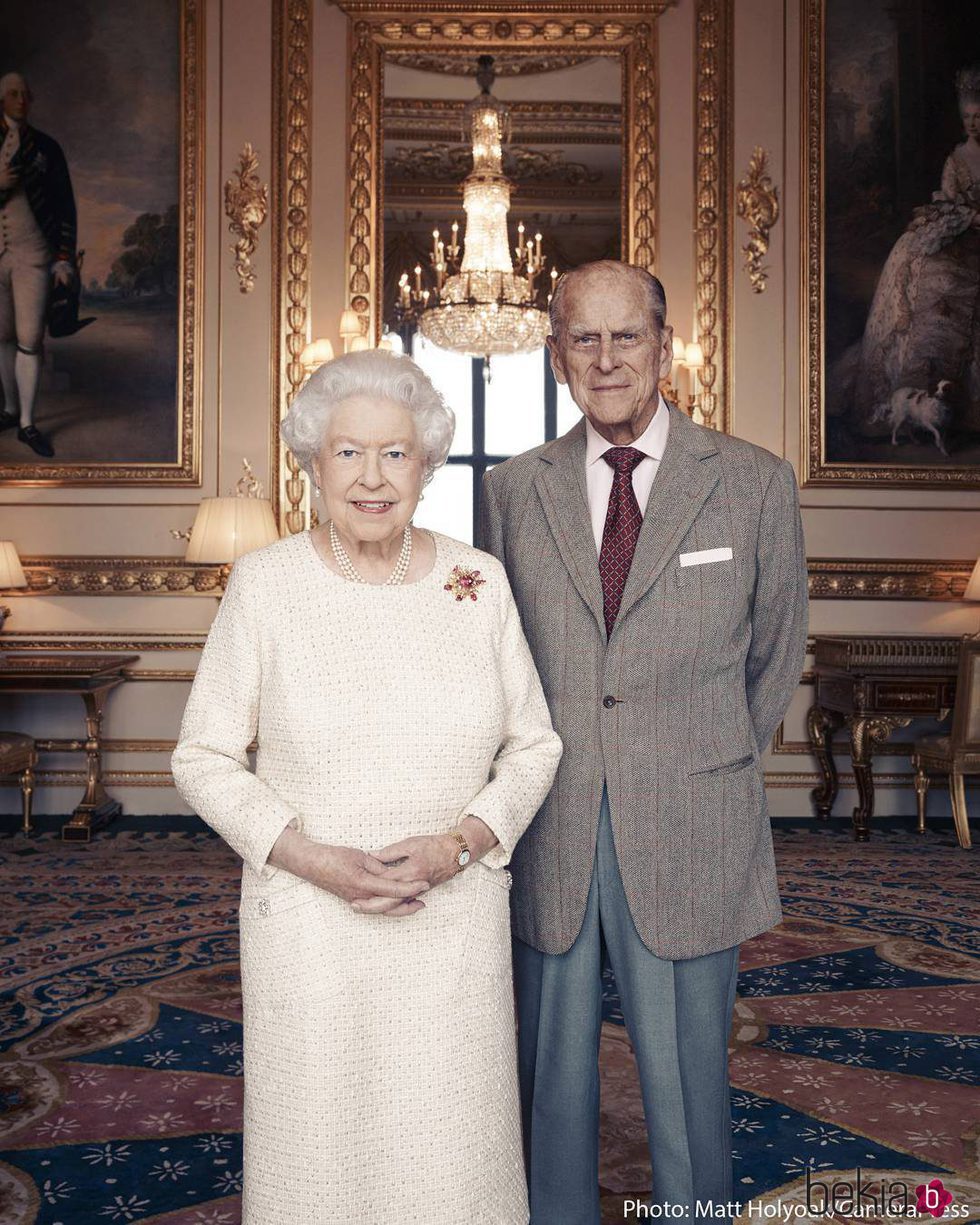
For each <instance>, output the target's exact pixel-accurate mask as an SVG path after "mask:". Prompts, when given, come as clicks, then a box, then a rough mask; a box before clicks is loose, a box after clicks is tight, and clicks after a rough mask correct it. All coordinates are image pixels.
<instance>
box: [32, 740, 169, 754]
mask: <svg viewBox="0 0 980 1225" xmlns="http://www.w3.org/2000/svg"><path fill="white" fill-rule="evenodd" d="M34 743H35V745H36V746H37V749H38V752H40V753H84V752H85V741H84V740H73V739H67V740H66V739H63V738H62V739H60V740H58V739H55V740H35V742H34ZM99 743H100V744H101V745H102V752H103V753H172V752H173V751H174V749H175V748H176V747H177V741H176V740H107V739H102V738H100V740H99Z"/></svg>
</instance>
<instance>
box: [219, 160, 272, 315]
mask: <svg viewBox="0 0 980 1225" xmlns="http://www.w3.org/2000/svg"><path fill="white" fill-rule="evenodd" d="M258 171H259V155H258V154H257V153H256V152H255V149H254V148H253V147H252V143H251V141H246V142H245V147H244V148H243V149H242V151H241V153H240V154H239V155H238V165H237V166H236V168H235V171H234V173H233V174H232V176H231V178H230V179H228V180H227V182H226V183H225V216H226V217H227V218H228V229H229V230H230V231H231V233H232V234H234V235H237V241H236V242H235V244H234V245H233V246H232V248H231V250H232V253H233V254H234V256H235V271H236V273H237V274H238V288H239V289H240V290H241V292H242V293H251V292H252V290H253V289H254V288H255V266H254V264H253V263H252V256H253V255H254V254H255V251H256V248H257V247H258V245H259V228H260V227H261V225H262V223H263V222H264V221H265V218H266V214H267V213H268V211H269V186H268V184H267V183H263V182H262V180H261V179H260V178H259V173H258Z"/></svg>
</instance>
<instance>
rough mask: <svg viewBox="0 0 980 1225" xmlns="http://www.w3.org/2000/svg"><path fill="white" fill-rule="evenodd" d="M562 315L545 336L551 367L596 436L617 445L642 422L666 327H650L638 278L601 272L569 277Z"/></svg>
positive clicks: (663, 352) (651, 406) (664, 363)
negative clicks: (554, 333)
mask: <svg viewBox="0 0 980 1225" xmlns="http://www.w3.org/2000/svg"><path fill="white" fill-rule="evenodd" d="M563 307H564V319H563V323H562V327H561V331H560V333H559V334H558V335H557V336H549V337H548V350H549V352H550V354H551V368H552V370H553V371H554V373H555V378H556V379H557V380H558V382H559V383H567V384H568V390H569V391H570V392H571V396H572V399H573V400H574V401H575V403H576V404H577V405H578V406H579V408H580V409H581V410H582V412H583V413H584V414H585V415H586V417H588V419H589V420H590V421H591V422H592V424H593V425H594V426H595V428H596V429H597V430H598V431H599V433H600V434H602V435H603V437H605V438H607V439H609V441H611V442H615V443H616V444H617V445H623V444H624V442H631V441H632V440H633V439H634V438H637V437H638V436H639V435H640V434H642V433H643V431H644V430H645V429H646V427H647V425H649V423H650V421H651V419H652V418H653V415H654V413H655V412H656V411H657V405H658V403H659V398H658V384H659V382H660V379H661V378H662V377H664V376H665V375H668V374H669V373H670V365H671V336H672V329H671V328H670V327H667V326H665V327H663V328H658V327H657V324H656V321H655V320H654V318H653V315H652V313H651V310H650V298H649V295H648V294H647V292H646V286H645V285H644V283H643V280H642V279H641V278H640V277H639V276H634V275H632V274H630V273H629V272H628V271H626V270H624V271H623V272H621V273H619V272H615V271H612V270H603V271H602V272H597V273H592V274H589V273H584V274H582V275H581V276H578V277H575V278H574V279H573V280H572V281H571V282H570V283H569V284H568V286H567V288H566V290H565V294H564V302H563Z"/></svg>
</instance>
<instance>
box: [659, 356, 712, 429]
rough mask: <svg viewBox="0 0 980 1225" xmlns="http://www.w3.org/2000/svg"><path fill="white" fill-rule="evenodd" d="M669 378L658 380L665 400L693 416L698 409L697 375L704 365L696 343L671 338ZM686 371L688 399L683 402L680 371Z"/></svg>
mask: <svg viewBox="0 0 980 1225" xmlns="http://www.w3.org/2000/svg"><path fill="white" fill-rule="evenodd" d="M671 357H672V361H671V367H670V378H667V379H661V380H660V391H661V393H662V394H663V397H664V399H665V400H670V401H671V403H672V404H676V405H677V407H678V408H679V409H681V410H682V411H683V412H685V413H687V415H688V416H689V417H690V416H693V414H694V410H695V409H696V408H697V407H698V375H697V372H698V371H699V370H700V369H701V367H702V366H703V365H704V350H703V349H702V348H701V346H700V344H698V342H697V341H690V342H689V343H688V344H685V343H684V341H683V340H682V339H681V337H680V336H675V337H674V338H673V342H672V346H671ZM682 370H687V371H688V378H687V384H688V397H687V402H686V403H685V402H684V398H683V394H682V390H681V371H682Z"/></svg>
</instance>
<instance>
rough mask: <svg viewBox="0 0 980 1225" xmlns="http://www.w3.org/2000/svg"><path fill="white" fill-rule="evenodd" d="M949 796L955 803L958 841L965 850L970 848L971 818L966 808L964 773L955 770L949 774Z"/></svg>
mask: <svg viewBox="0 0 980 1225" xmlns="http://www.w3.org/2000/svg"><path fill="white" fill-rule="evenodd" d="M949 798H950V801H951V803H952V805H953V822H954V824H955V826H956V841H957V842H958V843H959V844H960V846H961V847H962V848H963V849H964V850H968V849H969V848H970V845H971V843H970V818H969V814H968V813H967V810H966V788H965V787H964V786H963V774H962V773H961V771H959V770H954V771H953V772H952V773H951V774H950V776H949Z"/></svg>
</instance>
